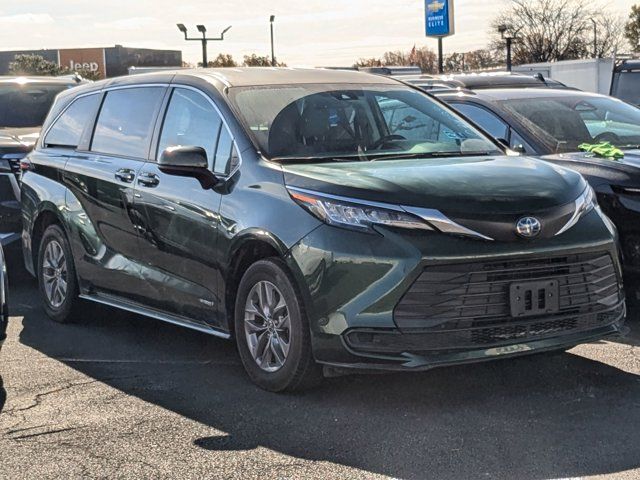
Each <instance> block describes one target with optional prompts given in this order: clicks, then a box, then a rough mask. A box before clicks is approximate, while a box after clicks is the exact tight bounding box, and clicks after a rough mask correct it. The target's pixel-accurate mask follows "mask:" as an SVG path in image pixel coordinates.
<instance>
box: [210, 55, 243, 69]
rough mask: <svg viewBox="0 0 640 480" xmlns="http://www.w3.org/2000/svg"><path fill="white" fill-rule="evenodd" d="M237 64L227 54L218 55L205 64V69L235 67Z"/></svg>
mask: <svg viewBox="0 0 640 480" xmlns="http://www.w3.org/2000/svg"><path fill="white" fill-rule="evenodd" d="M237 66H238V64H237V63H236V61H235V60H234V59H233V56H232V55H231V54H229V53H219V54H218V56H217V57H216V58H215V59H214V60H209V61H208V62H207V67H237Z"/></svg>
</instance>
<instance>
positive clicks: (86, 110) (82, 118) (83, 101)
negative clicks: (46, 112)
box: [44, 93, 100, 148]
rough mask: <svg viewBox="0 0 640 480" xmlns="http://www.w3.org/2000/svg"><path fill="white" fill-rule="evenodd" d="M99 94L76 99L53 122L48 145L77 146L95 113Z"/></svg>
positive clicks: (46, 138)
mask: <svg viewBox="0 0 640 480" xmlns="http://www.w3.org/2000/svg"><path fill="white" fill-rule="evenodd" d="M99 101H100V95H99V94H97V93H96V94H93V95H87V96H85V97H80V98H77V99H76V100H74V101H73V102H72V103H71V105H69V107H67V109H66V110H65V111H64V112H63V113H62V115H60V116H59V117H58V119H57V120H56V121H55V122H54V123H53V125H52V126H51V128H50V129H49V132H48V133H47V136H46V137H45V140H44V144H45V146H46V147H65V148H77V147H78V145H79V144H80V139H81V138H82V132H83V131H84V129H85V127H86V126H87V124H88V123H89V122H91V121H92V119H93V116H94V115H95V112H96V109H97V108H98V103H99Z"/></svg>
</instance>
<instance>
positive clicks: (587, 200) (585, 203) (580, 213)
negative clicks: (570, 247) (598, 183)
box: [556, 185, 597, 235]
mask: <svg viewBox="0 0 640 480" xmlns="http://www.w3.org/2000/svg"><path fill="white" fill-rule="evenodd" d="M596 205H597V203H596V194H595V192H594V191H593V188H591V186H590V185H587V188H585V189H584V192H582V193H581V194H580V196H579V197H578V198H577V199H576V201H575V210H574V212H573V215H572V216H571V218H570V219H569V221H568V222H567V223H566V225H565V226H564V227H562V228H561V229H560V230H559V231H558V233H556V235H560V234H561V233H564V232H566V231H567V230H569V229H570V228H571V227H573V226H574V225H575V224H576V223H578V220H580V219H581V218H582V217H584V216H585V215H586V214H587V213H589V212H590V211H591V210H593V209H594V208H595V207H596Z"/></svg>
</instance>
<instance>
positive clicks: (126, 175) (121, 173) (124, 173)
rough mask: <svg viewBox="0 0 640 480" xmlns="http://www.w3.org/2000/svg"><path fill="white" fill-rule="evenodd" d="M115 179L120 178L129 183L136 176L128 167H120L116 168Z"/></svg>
mask: <svg viewBox="0 0 640 480" xmlns="http://www.w3.org/2000/svg"><path fill="white" fill-rule="evenodd" d="M114 176H115V177H116V179H117V180H120V181H121V182H124V183H131V182H133V180H134V179H135V178H136V172H135V171H134V170H131V169H130V168H121V169H120V170H117V171H116V173H115V175H114Z"/></svg>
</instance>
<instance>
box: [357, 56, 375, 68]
mask: <svg viewBox="0 0 640 480" xmlns="http://www.w3.org/2000/svg"><path fill="white" fill-rule="evenodd" d="M353 66H354V67H356V68H357V67H382V59H380V58H375V57H371V58H360V59H359V60H358V61H357V62H356V63H354V64H353Z"/></svg>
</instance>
